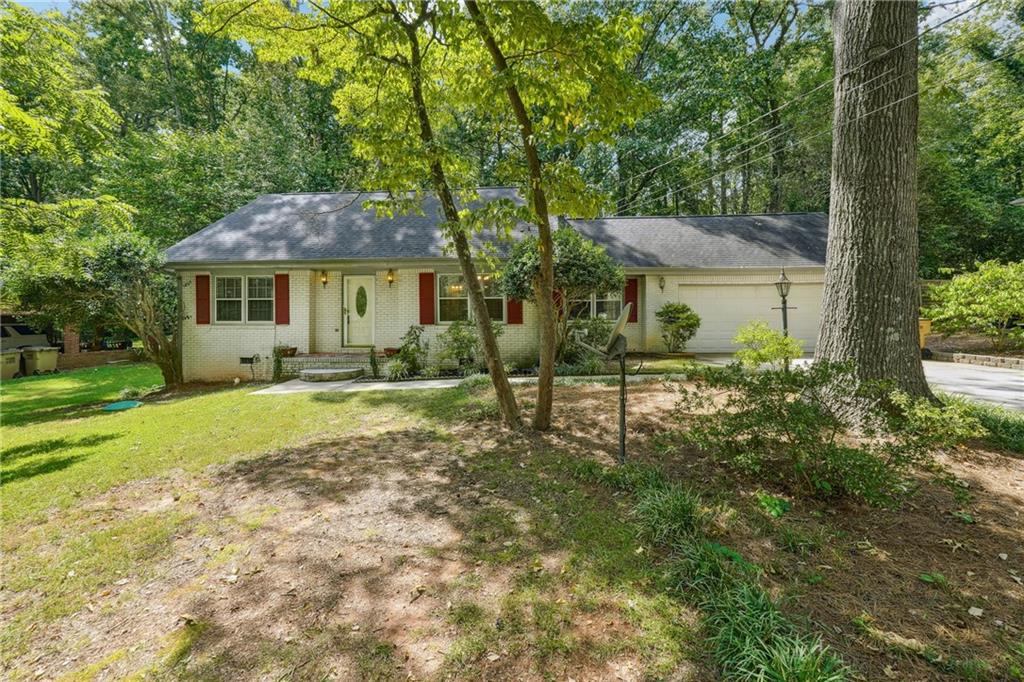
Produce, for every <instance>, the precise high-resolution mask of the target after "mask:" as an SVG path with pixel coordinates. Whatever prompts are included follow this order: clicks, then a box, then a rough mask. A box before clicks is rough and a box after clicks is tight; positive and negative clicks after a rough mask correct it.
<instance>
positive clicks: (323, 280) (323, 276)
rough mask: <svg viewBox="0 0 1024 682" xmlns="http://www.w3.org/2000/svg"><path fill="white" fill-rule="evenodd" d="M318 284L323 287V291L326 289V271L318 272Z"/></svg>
mask: <svg viewBox="0 0 1024 682" xmlns="http://www.w3.org/2000/svg"><path fill="white" fill-rule="evenodd" d="M320 284H323V285H324V289H326V288H327V271H326V270H321V271H320Z"/></svg>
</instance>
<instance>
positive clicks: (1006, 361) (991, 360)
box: [932, 350, 1024, 370]
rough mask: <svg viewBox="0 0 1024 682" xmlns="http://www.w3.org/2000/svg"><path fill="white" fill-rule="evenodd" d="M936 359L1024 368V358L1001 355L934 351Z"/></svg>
mask: <svg viewBox="0 0 1024 682" xmlns="http://www.w3.org/2000/svg"><path fill="white" fill-rule="evenodd" d="M932 357H933V358H934V359H935V360H942V361H943V362H958V363H961V364H965V365H982V366H983V367H1004V368H1006V369H1019V370H1024V358H1010V357H1003V356H1001V355H973V354H971V353H947V352H945V351H938V350H937V351H932Z"/></svg>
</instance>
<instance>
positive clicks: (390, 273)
mask: <svg viewBox="0 0 1024 682" xmlns="http://www.w3.org/2000/svg"><path fill="white" fill-rule="evenodd" d="M384 279H385V280H387V283H388V288H390V287H391V285H392V284H394V283H395V271H394V270H393V269H391V268H388V274H387V275H385V276H384Z"/></svg>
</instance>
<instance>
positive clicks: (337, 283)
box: [311, 270, 342, 353]
mask: <svg viewBox="0 0 1024 682" xmlns="http://www.w3.org/2000/svg"><path fill="white" fill-rule="evenodd" d="M320 272H321V271H320V270H315V271H314V272H313V290H312V292H311V293H312V296H311V298H312V300H313V323H312V325H311V329H312V330H313V332H312V334H313V336H312V338H311V345H312V350H311V352H313V353H337V352H338V351H340V350H341V307H342V300H341V287H342V273H341V272H340V271H338V270H327V271H326V272H327V286H326V287H325V286H324V285H323V284H322V283H321V282H320Z"/></svg>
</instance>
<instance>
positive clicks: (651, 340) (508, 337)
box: [181, 267, 823, 381]
mask: <svg viewBox="0 0 1024 682" xmlns="http://www.w3.org/2000/svg"><path fill="white" fill-rule="evenodd" d="M440 271H441V272H457V269H456V268H455V267H450V268H445V269H441V270H440ZM198 272H204V273H206V274H210V275H211V276H216V275H221V276H224V275H229V276H230V275H271V274H274V273H275V272H282V271H280V270H278V271H275V270H271V269H268V270H257V269H244V270H243V269H238V268H236V269H232V268H223V269H217V270H214V271H192V272H182V273H181V275H182V297H183V299H184V300H183V306H184V313H185V316H186V319H185V320H184V321H183V323H182V340H183V364H184V372H185V379H186V380H187V381H220V380H230V379H233V378H235V377H238V378H240V379H243V380H246V379H249V378H250V377H251V374H250V370H249V367H248V366H247V365H240V364H239V362H238V359H239V357H241V356H250V355H254V354H257V353H258V354H259V355H260V356H261V358H262V362H261V363H260V364H259V365H257V366H256V376H257V377H258V378H262V379H269V378H270V376H271V373H272V370H273V354H272V349H273V347H274V346H275V345H278V344H282V345H289V346H296V347H297V348H298V349H299V352H300V353H310V352H318V353H330V352H337V351H340V350H341V348H342V345H343V342H342V330H343V328H342V288H343V285H342V283H343V277H344V275H345V274H366V270H363V271H362V272H360V271H358V270H356V269H354V268H352V269H349V270H347V271H342V270H328V284H327V286H326V287H323V286H322V285H321V283H320V268H313V269H302V270H290V271H287V272H288V274H289V276H290V280H289V289H290V295H291V302H290V306H289V312H290V317H291V322H290V324H287V325H275V324H273V323H258V324H244V325H243V324H231V323H218V322H216V320H214V321H212V322H211V324H208V325H197V324H196V323H195V275H196V274H198ZM421 272H437V271H435V270H433V269H422V268H421V269H416V268H403V269H396V271H395V282H394V284H393V285H391V286H390V287H389V286H388V283H387V279H386V276H387V270H386V269H382V270H376V272H374V276H375V279H376V288H375V297H374V301H375V304H376V311H375V319H376V329H375V339H374V344H375V345H376V347H377V348H378V349H384V348H397V347H398V346H399V345H400V344H401V338H402V335H403V334H405V332H406V331H407V330H408V329H409V327H410V326H411V325H414V324H419V274H420V273H421ZM788 274H789V277H790V279H792V280H793V282H794V298H793V300H791V302H790V304H791V305H796V306H798V308H799V310H797V311H794V312H793V313H792V317H791V321H793V322H794V326H796V325H802V326H800V327H799V328H800V329H802V330H803V335H804V337H805V346H804V347H805V350H808V351H811V350H813V347H814V338H813V337H814V336H815V335H816V330H817V318H818V315H819V313H820V298H821V284H820V283H821V281H822V279H823V269H821V268H809V269H806V270H803V271H792V272H790V273H788ZM629 276H630V277H639V280H640V284H639V321H638V322H637V323H633V324H628V325H627V326H626V337H627V338H628V340H629V347H630V349H631V350H633V351H638V350H647V351H663V350H664V349H665V347H664V343H663V342H662V339H661V329H660V328H659V326H658V323H657V320H656V318H655V317H654V313H655V312H656V311H657V310H658V309H659V308H660V307H661V306H662V305H663V304H665V303H667V302H670V301H672V302H675V301H678V300H680V298H681V297H683V298H685V296H686V295H687V288H686V287H687V286H691V285H696V286H698V287H700V289H699V290H700V291H703V292H706V294H705V298H704V302H705V303H707V301H709V300H710V301H711V304H710V305H706V306H705V308H706V310H705V312H704V313H703V316H704V317H705V320H704V323H703V324H702V330H704V332H705V336H704V337H699V338H695V339H694V342H695V343H691V349H694V350H704V351H707V350H726V349H727V348H721V349H720V348H718V345H722V343H721V339H724V338H725V336H727V335H728V334H729V333H731V331H732V329H733V328H734V327H735V326H738V325H739V324H741V323H743V322H747V321H749V320H748V319H746V318H747V317H749V316H750V314H753V311H754V308H756V311H760V309H761V308H762V307H763V308H765V310H764V311H760V312H763V315H761V319H766V320H769V321H775V320H777V319H778V315H779V313H778V311H773V310H771V305H778V301H777V299H772V300H768V299H765V300H764V301H763V302H762V301H760V300H759V302H758V303H757V305H756V306H754V307H753V308H751V310H749V311H748V310H746V307H744V309H743V310H740V309H739V307H736V306H735V303H734V304H733V306H734V307H733V308H732V309H730V308H728V307H723V309H722V310H721V315H718V311H717V309H716V308H715V305H714V303H715V290H714V289H711V288H709V287H708V285H716V286H717V285H721V286H725V287H728V286H749V285H751V284H760V285H763V286H770V285H771V283H772V282H774V281H775V278H776V277H778V270H774V269H758V270H718V271H712V270H692V271H687V272H676V273H673V274H665V275H659V274H652V273H648V274H645V275H637V274H630V275H629ZM661 276H663V277H664V278H665V288H664V291H662V290H661V289H660V288H659V286H658V279H659V277H661ZM681 285H682V287H681ZM798 285H800V286H798ZM213 289H214V282H213V280H212V277H211V291H213ZM694 291H697V289H695V290H694ZM772 291H774V289H772ZM708 295H710V299H709V298H708V297H707V296H708ZM727 298H728V297H723V301H724V300H727ZM769 303H770V304H771V305H768V304H769ZM747 307H749V306H747ZM707 310H711V311H714V314H709V313H708V312H707ZM213 312H214V305H213V303H212V302H211V313H213ZM740 318H742V319H740ZM536 322H537V312H536V308H535V307H534V306H533V305H532V304H529V303H525V304H523V324H520V325H505V333H504V334H503V335H502V336H501V337H500V338H499V345H500V347H501V352H502V359H503V360H504V361H505V362H506V363H517V362H526V361H530V360H535V359H536V357H537V352H538V342H537V327H536ZM773 324H774V323H773ZM445 329H447V325H445V324H434V325H427V327H426V330H425V333H424V339H425V340H426V341H428V342H429V343H430V349H431V356H432V357H434V356H435V354H436V352H437V350H438V342H437V337H438V336H439V335H440V334H442V333H443V332H444V330H445ZM711 330H715V335H713V336H708V334H709V333H710V332H711ZM704 338H707V339H709V341H708V343H707V344H704V345H706V346H707V347H702V343H703V342H702V340H701V339H704ZM730 338H731V337H730ZM710 339H713V340H710ZM708 344H710V345H708ZM716 344H717V345H716ZM725 346H728V344H727V343H726V344H725Z"/></svg>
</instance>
